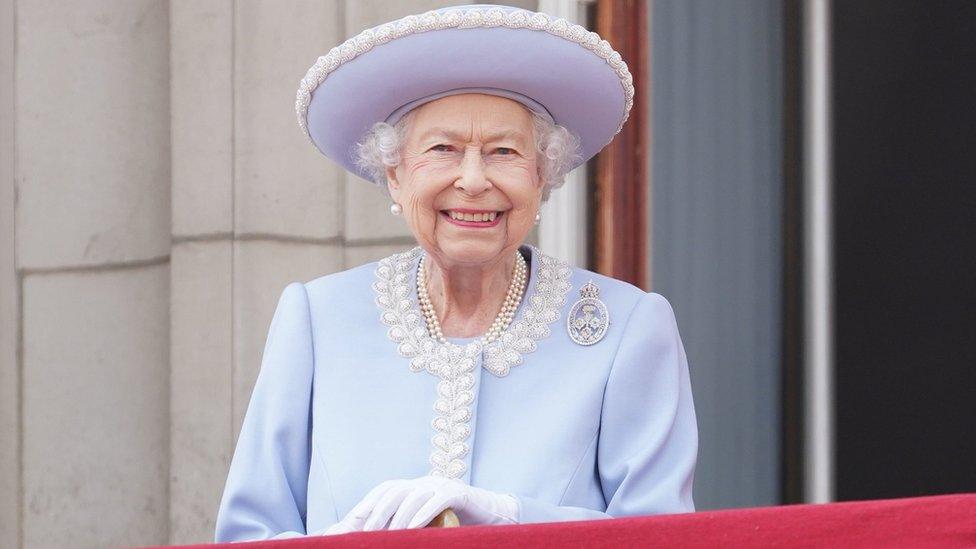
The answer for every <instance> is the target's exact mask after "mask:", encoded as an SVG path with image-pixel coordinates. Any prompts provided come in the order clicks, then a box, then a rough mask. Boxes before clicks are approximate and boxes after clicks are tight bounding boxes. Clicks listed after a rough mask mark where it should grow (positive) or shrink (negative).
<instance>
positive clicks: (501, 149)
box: [495, 147, 515, 156]
mask: <svg viewBox="0 0 976 549" xmlns="http://www.w3.org/2000/svg"><path fill="white" fill-rule="evenodd" d="M495 152H496V153H498V154H500V155H502V156H508V155H512V154H515V149H511V148H509V147H498V148H497V149H495Z"/></svg>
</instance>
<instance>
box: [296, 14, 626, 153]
mask: <svg viewBox="0 0 976 549" xmlns="http://www.w3.org/2000/svg"><path fill="white" fill-rule="evenodd" d="M501 26H504V27H508V28H511V29H532V30H540V31H545V32H548V33H549V34H552V35H555V36H558V37H560V38H563V39H565V40H569V41H570V42H573V43H576V44H578V45H580V46H581V47H583V48H586V49H588V50H590V51H591V52H593V53H594V54H596V55H597V56H599V57H600V58H601V59H603V60H605V61H606V62H607V64H609V65H610V67H611V68H613V70H614V72H616V73H617V76H618V77H620V85H621V86H622V87H623V90H624V99H625V101H626V106H625V107H624V116H623V119H622V120H621V121H620V124H619V125H618V126H617V131H616V132H614V135H616V134H617V133H619V132H620V129H621V128H623V126H624V122H626V121H627V118H628V117H629V116H630V109H631V107H632V106H633V105H634V78H633V76H632V75H631V74H630V70H629V69H628V68H627V63H625V62H624V61H623V59H622V58H621V56H620V53H618V52H616V51H614V49H613V47H612V46H611V45H610V43H609V42H607V41H606V40H603V39H601V38H600V35H599V34H597V33H595V32H590V31H588V30H586V28H585V27H583V26H581V25H576V24H571V23H569V22H568V21H566V20H565V19H550V17H549V16H548V15H546V14H544V13H537V12H533V11H529V10H523V9H514V10H510V11H507V12H506V11H505V10H503V9H501V8H489V9H487V10H486V9H485V8H483V7H478V8H468V9H463V8H459V9H450V10H445V11H442V12H437V11H428V12H427V13H424V14H423V15H408V16H406V17H404V18H402V19H398V20H396V21H392V22H390V23H384V24H383V25H380V26H378V27H373V28H371V29H366V30H364V31H362V32H361V33H359V34H357V35H356V36H354V37H352V38H350V39H348V40H346V41H345V42H343V43H342V44H340V45H338V46H336V47H334V48H332V49H331V50H329V53H327V54H325V55H323V56H322V57H319V58H318V60H317V61H316V62H315V64H314V65H312V67H311V68H310V69H308V73H306V74H305V78H302V81H301V84H299V87H298V94H297V97H296V99H295V111H296V113H297V114H298V125H299V126H301V128H302V131H304V132H305V136H306V137H308V138H309V140H311V136H310V135H309V133H308V121H307V117H308V104H309V102H310V101H311V99H312V92H313V91H314V90H315V88H317V87H318V86H319V85H320V84H321V83H322V82H323V81H325V78H326V77H327V76H328V75H329V74H330V73H331V72H332V71H334V70H336V68H338V67H339V65H341V64H343V63H346V62H349V61H351V60H353V59H355V58H356V57H357V56H359V55H360V54H363V53H365V52H367V51H369V50H371V49H372V48H373V47H374V46H378V45H380V44H385V43H387V42H389V41H390V40H394V39H396V38H402V37H404V36H407V35H410V34H416V33H421V32H427V31H431V30H441V29H448V28H461V29H470V28H476V27H501Z"/></svg>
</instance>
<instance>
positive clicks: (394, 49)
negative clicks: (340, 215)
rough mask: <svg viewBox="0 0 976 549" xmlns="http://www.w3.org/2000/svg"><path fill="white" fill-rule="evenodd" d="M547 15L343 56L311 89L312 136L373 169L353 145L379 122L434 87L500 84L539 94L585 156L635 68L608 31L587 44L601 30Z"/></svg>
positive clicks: (351, 166) (627, 101)
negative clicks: (542, 25) (541, 20)
mask: <svg viewBox="0 0 976 549" xmlns="http://www.w3.org/2000/svg"><path fill="white" fill-rule="evenodd" d="M455 9H457V8H455ZM521 11H525V10H521ZM432 13H443V11H442V10H439V11H438V12H432ZM525 13H527V14H528V16H529V17H531V16H537V15H540V14H534V13H532V12H525ZM425 15H426V14H425ZM420 17H423V16H420ZM462 17H463V11H462ZM545 17H546V18H547V20H548V27H547V28H546V29H540V30H536V29H534V28H530V27H524V28H509V27H505V26H493V27H487V28H486V27H472V28H463V27H462V28H442V29H435V30H424V31H422V32H413V33H408V34H405V35H404V36H401V37H398V38H392V39H390V40H389V41H387V42H385V43H382V44H379V45H373V46H372V47H370V48H369V49H368V51H365V52H362V53H359V54H358V55H356V56H355V57H354V58H352V59H350V60H348V61H345V62H340V63H339V64H338V65H337V66H336V67H335V68H334V69H333V70H331V71H329V72H328V73H327V76H326V77H324V78H323V79H322V81H321V82H320V83H318V85H317V86H315V87H314V89H313V90H312V91H311V94H310V98H309V99H308V106H307V114H306V119H305V122H306V124H307V131H308V135H309V137H310V138H311V140H312V142H313V143H314V144H315V146H316V147H318V149H319V150H320V151H321V152H322V153H323V154H325V155H326V156H328V157H329V158H331V159H333V160H335V161H336V162H338V163H339V164H341V165H342V166H343V167H345V168H346V169H347V170H349V171H351V172H353V173H356V174H358V175H360V176H361V177H363V178H366V179H368V176H367V175H366V174H364V173H362V172H361V171H360V170H359V168H358V167H357V166H356V151H355V145H356V143H357V141H359V140H361V139H362V137H363V136H364V135H365V133H366V132H367V131H368V130H369V129H370V127H371V126H372V125H373V124H375V123H376V122H382V121H385V120H387V119H388V117H390V116H391V114H393V113H394V112H396V111H397V110H398V109H401V107H403V106H404V105H407V104H409V103H411V102H418V100H422V99H423V98H426V97H431V96H438V95H440V94H444V93H445V92H450V91H452V90H456V89H462V88H481V89H488V90H490V89H497V90H507V91H511V92H515V93H516V94H520V95H523V96H526V97H528V98H531V99H532V100H533V101H535V102H536V103H538V104H539V105H541V106H543V107H544V108H545V109H546V111H548V113H549V114H550V115H551V116H552V118H553V120H554V121H555V122H556V123H557V124H560V125H562V126H565V127H566V128H568V129H569V130H570V131H572V132H574V133H576V134H577V135H578V136H579V137H580V141H581V151H580V152H581V157H582V158H581V161H580V163H582V162H585V161H586V160H588V159H589V158H591V157H593V156H594V155H595V154H596V153H597V152H599V151H600V150H601V149H602V148H603V147H604V146H606V145H607V144H608V143H609V142H610V140H611V139H612V138H613V136H614V135H615V134H616V133H617V132H618V131H619V130H620V127H621V126H622V125H623V122H624V121H625V120H626V118H627V115H628V111H629V108H630V105H631V103H632V97H633V91H632V88H631V89H630V90H629V93H628V90H627V84H628V83H629V77H630V74H629V72H627V68H626V65H625V64H623V62H622V61H620V58H619V54H616V53H615V52H613V50H612V49H609V44H606V42H605V41H602V45H597V47H594V48H592V49H590V47H588V46H587V45H584V44H586V43H587V42H588V45H589V46H592V43H593V41H594V40H593V38H592V36H591V35H594V33H588V32H586V31H585V30H584V31H583V32H584V34H583V35H582V36H580V29H582V27H579V26H578V25H573V26H570V25H568V24H567V23H566V22H565V21H563V20H554V19H551V18H548V16H545ZM537 21H538V20H537ZM555 21H561V22H562V23H561V25H560V26H559V28H558V29H557V30H558V31H559V32H561V33H562V34H570V33H574V34H573V36H571V37H570V36H560V35H557V34H553V32H552V29H551V28H549V27H551V26H552V25H553V23H554V22H555ZM537 26H538V25H537ZM572 27H579V28H572ZM574 37H575V38H577V39H576V40H574V39H572V38H574ZM353 40H354V39H353ZM581 42H582V43H581ZM598 49H599V50H600V51H597V50H598ZM607 50H609V52H611V53H608V52H607ZM607 57H610V59H608V58H607ZM611 62H614V64H615V65H616V68H615V67H614V66H611ZM621 65H622V70H621ZM314 68H315V67H313V69H314ZM311 72H312V71H310V74H311ZM306 78H308V77H306ZM304 84H305V81H303V85H304ZM488 93H490V92H488ZM299 100H300V101H299V103H301V90H300V91H299ZM421 104H422V103H421ZM299 107H301V105H300V104H299ZM299 116H300V117H301V110H300V111H299ZM574 167H575V166H574Z"/></svg>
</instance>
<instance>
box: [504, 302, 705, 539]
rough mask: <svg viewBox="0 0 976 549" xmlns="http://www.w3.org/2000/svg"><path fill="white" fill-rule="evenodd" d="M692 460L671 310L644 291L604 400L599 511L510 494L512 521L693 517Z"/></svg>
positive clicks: (690, 423) (693, 425) (693, 434)
mask: <svg viewBox="0 0 976 549" xmlns="http://www.w3.org/2000/svg"><path fill="white" fill-rule="evenodd" d="M697 459H698V425H697V420H696V417H695V406H694V402H693V401H692V395H691V382H690V379H689V374H688V359H687V357H686V356H685V351H684V347H683V345H682V343H681V337H680V336H679V335H678V327H677V323H676V322H675V318H674V312H673V311H672V309H671V305H670V304H669V303H668V301H667V300H666V299H665V298H664V297H662V296H661V295H660V294H656V293H650V294H647V295H645V296H643V297H642V298H641V300H640V302H639V303H638V304H637V306H636V307H635V309H634V311H633V312H632V314H631V316H630V318H629V320H628V321H627V325H626V326H625V328H624V334H623V336H622V339H621V342H620V345H619V347H618V349H617V352H616V356H615V357H614V361H613V366H612V367H611V370H610V376H609V378H608V380H607V386H606V391H605V394H604V400H603V411H602V415H601V418H600V433H599V439H598V446H597V466H598V470H599V471H598V472H599V477H600V483H601V485H602V487H603V495H604V499H605V501H606V502H607V509H606V512H605V513H601V512H599V511H594V510H591V509H583V508H579V507H564V506H557V505H552V504H550V503H546V502H541V501H538V500H535V499H532V498H525V497H518V496H516V497H517V499H518V500H519V503H520V510H521V511H520V521H519V522H555V521H563V520H589V519H596V518H613V517H625V516H636V515H654V514H666V513H684V512H691V511H694V510H695V504H694V502H693V501H692V491H691V489H692V482H693V479H694V474H695V464H696V462H697Z"/></svg>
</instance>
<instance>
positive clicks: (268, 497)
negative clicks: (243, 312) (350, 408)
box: [215, 282, 314, 542]
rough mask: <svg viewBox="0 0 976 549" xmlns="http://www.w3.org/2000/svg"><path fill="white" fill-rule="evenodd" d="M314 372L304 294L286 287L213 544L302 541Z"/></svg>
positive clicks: (295, 286)
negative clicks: (298, 537) (278, 539)
mask: <svg viewBox="0 0 976 549" xmlns="http://www.w3.org/2000/svg"><path fill="white" fill-rule="evenodd" d="M313 364H314V357H313V352H312V330H311V320H310V314H309V305H308V294H307V293H306V291H305V286H304V285H303V284H301V283H299V282H293V283H291V284H289V285H288V286H287V287H286V288H285V289H284V291H283V292H282V294H281V297H280V299H279V300H278V306H277V309H276V310H275V313H274V317H273V319H272V321H271V327H270V328H269V330H268V339H267V342H266V343H265V347H264V356H263V359H262V361H261V370H260V372H259V373H258V378H257V382H256V383H255V385H254V391H253V393H252V394H251V401H250V404H249V405H248V408H247V413H246V414H245V416H244V423H243V425H242V427H241V433H240V437H239V438H238V440H237V449H236V450H235V451H234V458H233V460H232V461H231V465H230V471H229V473H228V475H227V484H226V485H225V487H224V494H223V498H221V501H220V509H219V510H218V512H217V528H216V535H215V541H217V542H227V541H243V540H259V539H274V538H287V537H297V536H303V535H305V513H306V496H307V485H308V471H309V459H310V451H311V448H310V440H311V438H310V437H311V427H312V422H311V405H310V403H311V398H312V371H313Z"/></svg>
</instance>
